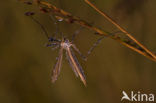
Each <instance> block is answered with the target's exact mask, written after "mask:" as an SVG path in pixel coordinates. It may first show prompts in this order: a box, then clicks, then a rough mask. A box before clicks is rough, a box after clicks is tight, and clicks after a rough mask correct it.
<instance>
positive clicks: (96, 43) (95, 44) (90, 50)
mask: <svg viewBox="0 0 156 103" xmlns="http://www.w3.org/2000/svg"><path fill="white" fill-rule="evenodd" d="M103 38H104V36H102V37H100V38H99V39H98V40H97V41H96V42H95V43H94V44H93V46H92V47H91V48H90V49H89V51H88V53H87V57H88V56H89V55H90V54H91V52H92V51H93V50H94V49H95V47H97V45H98V44H100V43H101V41H102V39H103Z"/></svg>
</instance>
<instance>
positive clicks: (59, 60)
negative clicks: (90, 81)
mask: <svg viewBox="0 0 156 103" xmlns="http://www.w3.org/2000/svg"><path fill="white" fill-rule="evenodd" d="M62 58H63V47H61V48H60V51H59V57H58V58H57V62H56V64H55V66H54V69H53V74H52V77H51V79H52V83H54V82H55V81H56V80H57V78H58V75H59V74H60V69H61V65H62Z"/></svg>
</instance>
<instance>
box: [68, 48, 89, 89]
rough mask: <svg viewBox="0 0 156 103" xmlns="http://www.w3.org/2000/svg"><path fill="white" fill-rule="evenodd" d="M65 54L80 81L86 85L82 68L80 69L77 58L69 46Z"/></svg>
mask: <svg viewBox="0 0 156 103" xmlns="http://www.w3.org/2000/svg"><path fill="white" fill-rule="evenodd" d="M66 55H67V57H68V60H69V63H70V65H71V67H72V68H73V71H74V72H75V74H76V75H79V76H80V78H81V81H82V82H83V83H84V85H85V86H86V78H85V75H84V72H83V69H82V67H81V65H80V64H79V62H78V60H77V58H76V56H75V55H74V53H73V51H72V49H71V48H68V49H67V51H66Z"/></svg>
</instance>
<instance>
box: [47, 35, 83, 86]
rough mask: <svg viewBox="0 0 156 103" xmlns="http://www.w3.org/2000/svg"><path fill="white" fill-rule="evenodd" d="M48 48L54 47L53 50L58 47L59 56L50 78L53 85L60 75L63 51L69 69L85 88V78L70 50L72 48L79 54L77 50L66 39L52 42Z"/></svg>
mask: <svg viewBox="0 0 156 103" xmlns="http://www.w3.org/2000/svg"><path fill="white" fill-rule="evenodd" d="M50 46H54V49H55V48H58V47H60V50H59V56H58V58H57V62H56V64H55V66H54V69H53V73H52V77H51V80H52V83H54V82H55V81H56V80H57V78H58V75H59V74H60V70H61V65H62V59H63V50H65V51H66V57H67V59H68V62H69V64H70V66H71V68H72V69H73V71H74V73H75V75H76V76H77V77H78V76H79V77H80V79H81V81H82V82H83V84H84V85H85V86H86V78H85V74H84V71H83V69H82V67H81V65H80V64H79V62H78V60H77V58H76V56H75V54H74V52H73V50H72V48H73V49H75V50H76V51H77V52H78V53H80V52H79V50H78V48H77V47H76V46H75V45H74V44H72V42H70V41H69V40H68V39H66V38H63V39H62V40H61V41H60V40H58V41H55V42H53V41H52V42H51V44H50Z"/></svg>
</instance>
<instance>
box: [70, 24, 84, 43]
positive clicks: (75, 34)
mask: <svg viewBox="0 0 156 103" xmlns="http://www.w3.org/2000/svg"><path fill="white" fill-rule="evenodd" d="M82 29H83V27H80V28H79V29H78V30H76V31H75V32H74V33H73V35H72V40H71V42H72V43H73V42H74V40H75V37H76V36H77V35H78V34H79V33H80V31H81V30H82Z"/></svg>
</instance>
